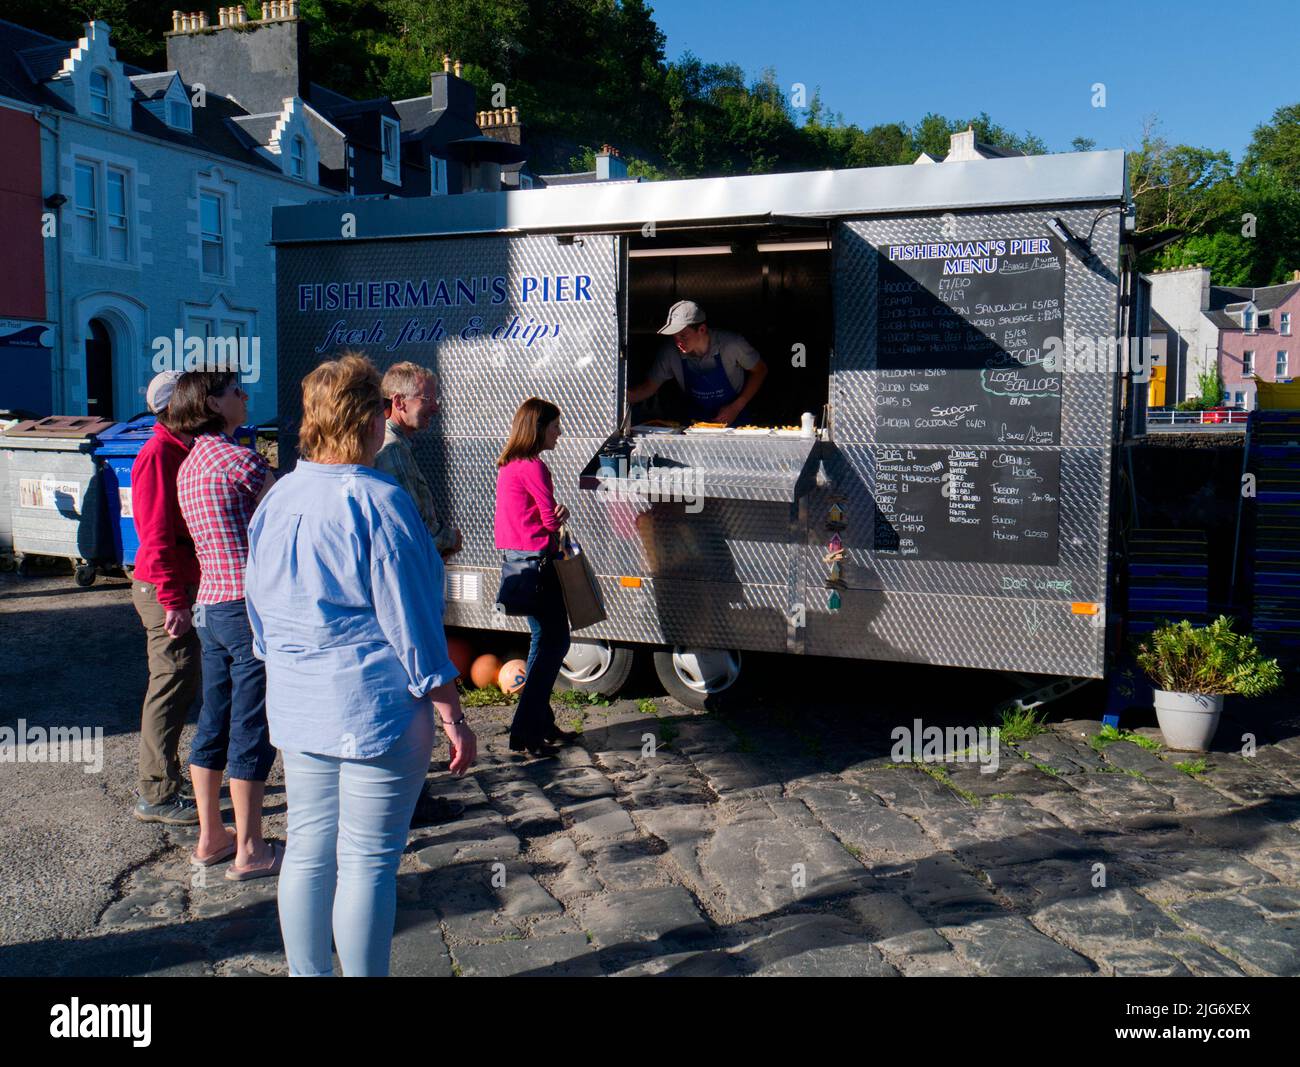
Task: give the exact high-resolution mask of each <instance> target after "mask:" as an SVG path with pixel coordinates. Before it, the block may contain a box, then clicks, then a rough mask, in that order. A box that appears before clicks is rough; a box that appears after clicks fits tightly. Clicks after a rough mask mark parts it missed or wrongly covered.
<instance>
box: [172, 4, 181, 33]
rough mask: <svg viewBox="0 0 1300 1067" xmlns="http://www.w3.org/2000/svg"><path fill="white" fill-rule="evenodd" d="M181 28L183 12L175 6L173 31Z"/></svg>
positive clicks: (173, 10)
mask: <svg viewBox="0 0 1300 1067" xmlns="http://www.w3.org/2000/svg"><path fill="white" fill-rule="evenodd" d="M180 28H181V13H180V12H179V11H177V10H175V9H174V8H173V9H172V33H175V32H177V31H178V30H179V29H180Z"/></svg>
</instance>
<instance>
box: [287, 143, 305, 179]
mask: <svg viewBox="0 0 1300 1067" xmlns="http://www.w3.org/2000/svg"><path fill="white" fill-rule="evenodd" d="M289 173H290V174H291V175H293V177H295V178H306V177H307V142H306V141H304V140H303V139H302V138H301V137H295V138H294V139H293V140H292V141H291V142H289Z"/></svg>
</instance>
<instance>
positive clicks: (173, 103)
mask: <svg viewBox="0 0 1300 1067" xmlns="http://www.w3.org/2000/svg"><path fill="white" fill-rule="evenodd" d="M190 121H191V115H190V105H189V104H187V103H185V102H184V101H183V100H168V101H167V125H168V126H171V127H172V128H173V129H177V130H185V131H187V132H188V131H189V130H191V129H192V128H193V127H192V126H191V125H190Z"/></svg>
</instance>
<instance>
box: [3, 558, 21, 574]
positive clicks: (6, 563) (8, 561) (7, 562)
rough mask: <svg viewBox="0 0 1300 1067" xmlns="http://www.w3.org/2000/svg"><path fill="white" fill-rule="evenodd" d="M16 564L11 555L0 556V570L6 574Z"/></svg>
mask: <svg viewBox="0 0 1300 1067" xmlns="http://www.w3.org/2000/svg"><path fill="white" fill-rule="evenodd" d="M16 566H18V564H17V563H15V562H14V558H13V556H0V572H3V573H6V574H7V573H8V572H9V571H11V570H13V569H14V568H15V567H16Z"/></svg>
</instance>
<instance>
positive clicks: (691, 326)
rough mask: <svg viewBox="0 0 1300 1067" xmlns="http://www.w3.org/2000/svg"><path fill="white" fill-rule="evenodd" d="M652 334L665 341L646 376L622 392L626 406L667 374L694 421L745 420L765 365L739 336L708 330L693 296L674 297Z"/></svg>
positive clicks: (653, 389) (654, 387)
mask: <svg viewBox="0 0 1300 1067" xmlns="http://www.w3.org/2000/svg"><path fill="white" fill-rule="evenodd" d="M657 332H659V333H661V334H664V335H665V336H668V337H671V338H672V343H671V344H670V343H665V344H664V347H663V349H662V350H661V351H660V353H659V356H658V358H657V359H656V360H655V362H654V365H653V366H651V368H650V375H649V377H648V378H647V379H646V380H645V381H644V382H642V383H641V384H640V385H637V386H633V387H632V388H631V389H629V390H628V391H627V399H628V403H629V404H638V403H640V402H641V401H642V400H645V399H647V398H648V397H651V396H653V395H654V394H655V393H657V392H658V391H659V387H660V386H661V385H663V384H664V382H666V381H668V380H669V379H670V378H671V379H673V380H675V381H676V382H677V385H678V387H679V388H680V389H681V391H682V394H683V395H684V396H685V397H686V407H687V414H688V415H689V416H690V417H691V418H692V419H694V420H695V421H697V422H716V423H721V424H722V425H724V426H731V425H732V424H735V423H739V424H742V425H743V423H744V422H745V416H746V413H747V412H746V408H747V406H748V404H749V402H750V401H751V400H753V399H754V396H755V394H756V393H757V392H758V391H759V389H760V388H762V385H763V379H764V378H766V377H767V364H766V363H764V362H763V358H762V357H761V356H760V355H759V354H758V350H757V349H755V348H754V346H753V345H751V344H750V343H749V342H748V341H746V340H745V339H744V338H743V337H742V336H741V335H740V334H738V333H732V332H731V331H729V330H710V329H709V325H708V323H707V322H706V321H705V319H704V311H703V309H701V307H700V305H699V304H697V303H695V301H693V300H679V301H677V303H675V304H674V305H673V306H672V307H671V308H669V310H668V321H667V322H666V323H664V325H663V326H662V328H660V329H659V330H658V331H657Z"/></svg>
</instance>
